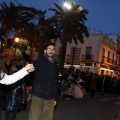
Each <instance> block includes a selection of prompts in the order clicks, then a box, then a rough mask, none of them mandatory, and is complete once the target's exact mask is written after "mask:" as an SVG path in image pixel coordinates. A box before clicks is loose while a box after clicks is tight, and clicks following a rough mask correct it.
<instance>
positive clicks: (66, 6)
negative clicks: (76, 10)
mask: <svg viewBox="0 0 120 120" xmlns="http://www.w3.org/2000/svg"><path fill="white" fill-rule="evenodd" d="M64 7H65V8H67V9H68V10H70V9H71V8H72V6H71V4H70V3H67V2H65V1H64Z"/></svg>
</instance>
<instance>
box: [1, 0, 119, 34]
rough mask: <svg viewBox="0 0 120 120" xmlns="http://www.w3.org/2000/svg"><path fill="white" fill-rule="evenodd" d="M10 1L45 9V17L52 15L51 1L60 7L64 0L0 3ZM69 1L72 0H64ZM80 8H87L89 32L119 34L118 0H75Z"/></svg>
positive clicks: (26, 0)
mask: <svg viewBox="0 0 120 120" xmlns="http://www.w3.org/2000/svg"><path fill="white" fill-rule="evenodd" d="M2 1H5V2H7V3H8V4H9V2H10V1H12V2H14V3H15V4H16V5H18V4H22V5H24V6H27V7H35V8H37V9H39V10H47V13H46V18H48V17H50V16H52V15H53V12H52V11H49V10H48V9H49V8H54V4H53V3H57V4H58V5H60V6H61V7H62V6H63V3H64V0H17V1H16V0H0V3H2ZM66 1H67V2H71V1H72V0H66ZM75 4H76V5H77V4H79V5H81V6H82V8H84V9H87V10H88V11H89V14H88V15H87V19H88V21H87V22H86V25H87V27H88V29H89V31H90V32H91V33H97V32H100V31H101V32H103V33H104V34H118V35H119V36H120V0H75Z"/></svg>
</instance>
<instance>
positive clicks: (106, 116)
mask: <svg viewBox="0 0 120 120" xmlns="http://www.w3.org/2000/svg"><path fill="white" fill-rule="evenodd" d="M29 106H30V104H29ZM29 106H28V108H27V110H26V111H22V112H19V113H18V114H17V119H16V120H27V117H28V112H29ZM119 108H120V97H119V96H113V95H108V94H106V95H104V96H103V95H100V94H98V95H96V96H95V97H94V98H91V97H90V96H89V94H88V95H87V98H86V99H85V100H74V99H70V100H66V99H65V98H60V99H59V100H58V105H57V107H56V109H55V112H54V120H116V118H117V117H116V116H117V115H118V112H119ZM2 120H4V111H3V112H2Z"/></svg>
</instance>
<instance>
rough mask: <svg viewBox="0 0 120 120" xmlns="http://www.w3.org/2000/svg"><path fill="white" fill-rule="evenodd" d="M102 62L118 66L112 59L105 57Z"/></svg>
mask: <svg viewBox="0 0 120 120" xmlns="http://www.w3.org/2000/svg"><path fill="white" fill-rule="evenodd" d="M102 62H108V63H111V64H113V65H116V61H115V60H113V59H110V58H109V57H105V56H102Z"/></svg>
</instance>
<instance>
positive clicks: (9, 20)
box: [0, 2, 31, 51]
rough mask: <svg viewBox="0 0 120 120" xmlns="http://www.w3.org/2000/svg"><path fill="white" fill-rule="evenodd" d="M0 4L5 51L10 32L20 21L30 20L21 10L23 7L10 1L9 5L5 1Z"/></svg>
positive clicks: (0, 21) (0, 20)
mask: <svg viewBox="0 0 120 120" xmlns="http://www.w3.org/2000/svg"><path fill="white" fill-rule="evenodd" d="M0 6H1V9H0V23H1V26H2V27H3V28H4V30H5V42H4V48H3V51H5V50H6V47H7V43H8V37H9V35H10V32H11V31H14V30H15V28H16V27H18V26H19V25H22V24H21V23H23V22H24V23H25V22H28V21H29V20H31V17H30V16H29V15H28V13H27V12H26V11H24V10H23V7H21V6H15V5H14V4H13V3H12V2H10V6H8V5H7V4H6V3H5V2H3V3H2V4H0Z"/></svg>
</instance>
